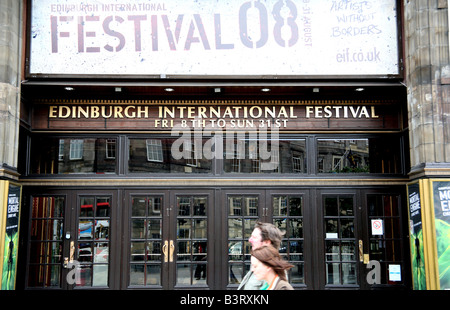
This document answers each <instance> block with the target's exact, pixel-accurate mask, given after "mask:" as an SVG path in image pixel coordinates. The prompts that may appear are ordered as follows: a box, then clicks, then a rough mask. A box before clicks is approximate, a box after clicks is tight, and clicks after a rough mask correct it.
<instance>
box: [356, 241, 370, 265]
mask: <svg viewBox="0 0 450 310" xmlns="http://www.w3.org/2000/svg"><path fill="white" fill-rule="evenodd" d="M369 260H370V258H369V254H364V244H363V241H362V240H359V261H360V262H361V263H363V264H368V263H369Z"/></svg>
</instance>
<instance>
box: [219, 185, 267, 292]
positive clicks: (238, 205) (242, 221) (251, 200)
mask: <svg viewBox="0 0 450 310" xmlns="http://www.w3.org/2000/svg"><path fill="white" fill-rule="evenodd" d="M263 199H264V195H263V192H262V191H257V190H253V191H252V190H247V191H238V190H236V191H231V190H230V191H228V192H224V193H223V195H222V203H223V205H224V207H223V208H222V215H223V217H222V218H223V219H226V222H224V221H223V222H222V223H224V224H225V227H226V228H225V230H226V233H225V234H226V236H227V245H226V249H225V250H224V255H227V260H226V261H227V262H226V265H227V266H226V268H224V269H226V270H227V273H226V275H225V274H224V275H223V277H224V278H226V284H225V287H227V288H231V289H236V288H237V287H238V286H239V284H240V283H241V281H242V279H243V278H244V276H245V275H246V273H247V272H248V271H249V270H250V255H251V249H252V247H251V245H250V242H249V238H250V236H251V234H252V231H253V229H254V227H255V224H256V222H257V221H263V222H265V221H267V215H268V210H267V208H265V207H264V200H263ZM225 253H226V254H225Z"/></svg>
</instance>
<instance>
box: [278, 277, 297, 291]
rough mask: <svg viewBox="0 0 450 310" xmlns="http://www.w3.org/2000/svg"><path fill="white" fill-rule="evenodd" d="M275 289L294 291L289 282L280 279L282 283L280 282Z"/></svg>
mask: <svg viewBox="0 0 450 310" xmlns="http://www.w3.org/2000/svg"><path fill="white" fill-rule="evenodd" d="M274 289H275V290H293V289H294V288H293V287H292V285H290V284H289V282H287V281H284V280H281V279H280V281H278V283H277V285H276V286H275V288H274Z"/></svg>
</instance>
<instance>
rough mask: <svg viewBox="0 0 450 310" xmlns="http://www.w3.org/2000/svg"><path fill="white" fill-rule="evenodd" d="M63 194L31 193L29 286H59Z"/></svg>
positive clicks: (61, 260)
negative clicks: (34, 194)
mask: <svg viewBox="0 0 450 310" xmlns="http://www.w3.org/2000/svg"><path fill="white" fill-rule="evenodd" d="M64 204H65V200H64V197H55V196H43V197H33V199H32V209H31V227H30V240H31V241H30V247H29V268H28V271H27V272H28V286H29V287H59V286H60V284H61V282H60V278H61V274H60V272H61V264H62V262H63V259H62V250H63V246H62V244H63V242H62V239H63V223H64Z"/></svg>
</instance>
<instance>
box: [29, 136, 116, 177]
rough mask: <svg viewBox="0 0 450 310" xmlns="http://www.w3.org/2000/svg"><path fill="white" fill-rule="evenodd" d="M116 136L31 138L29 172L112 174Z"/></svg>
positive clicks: (114, 162) (114, 169)
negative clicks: (112, 137) (111, 137)
mask: <svg viewBox="0 0 450 310" xmlns="http://www.w3.org/2000/svg"><path fill="white" fill-rule="evenodd" d="M115 150H116V139H109V138H108V139H107V138H81V139H80V138H78V139H71V138H55V137H46V136H42V137H35V138H33V139H32V141H31V154H33V156H32V157H31V166H30V173H32V174H75V173H115V172H116V155H115Z"/></svg>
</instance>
